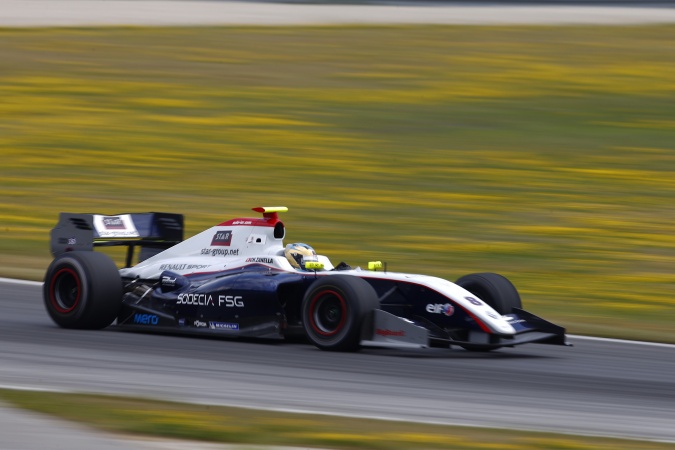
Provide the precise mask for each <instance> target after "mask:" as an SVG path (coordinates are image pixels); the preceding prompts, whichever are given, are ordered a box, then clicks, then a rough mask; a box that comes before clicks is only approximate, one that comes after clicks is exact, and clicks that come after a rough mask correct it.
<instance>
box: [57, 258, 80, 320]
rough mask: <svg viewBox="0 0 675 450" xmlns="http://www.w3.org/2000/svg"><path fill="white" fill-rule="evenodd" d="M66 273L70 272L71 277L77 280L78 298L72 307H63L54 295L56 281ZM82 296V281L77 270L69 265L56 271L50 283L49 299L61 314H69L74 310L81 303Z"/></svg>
mask: <svg viewBox="0 0 675 450" xmlns="http://www.w3.org/2000/svg"><path fill="white" fill-rule="evenodd" d="M64 273H66V274H69V275H70V276H71V277H73V278H74V279H75V282H77V298H76V299H75V302H74V303H73V306H71V307H70V308H62V307H61V305H59V302H58V301H57V300H56V296H55V295H54V285H55V284H56V281H57V280H58V279H59V278H60V277H61V276H62V274H64ZM81 296H82V283H80V277H79V276H78V275H77V272H75V271H74V270H73V269H71V268H69V267H64V268H63V269H59V271H58V272H56V274H55V275H54V276H53V277H52V282H51V284H50V285H49V301H50V302H51V304H52V306H53V307H54V309H55V310H56V311H57V312H58V313H60V314H68V313H70V312H72V311H73V310H74V309H75V308H77V305H78V304H79V303H80V298H81Z"/></svg>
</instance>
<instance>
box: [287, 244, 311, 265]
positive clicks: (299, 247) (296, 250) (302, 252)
mask: <svg viewBox="0 0 675 450" xmlns="http://www.w3.org/2000/svg"><path fill="white" fill-rule="evenodd" d="M284 255H286V259H288V262H289V263H291V266H293V267H295V268H296V269H302V270H304V269H305V263H306V262H308V261H318V260H319V258H318V257H317V256H316V252H315V251H314V249H313V248H312V247H310V246H309V245H307V244H303V243H300V242H296V243H295V244H288V245H287V246H286V250H284Z"/></svg>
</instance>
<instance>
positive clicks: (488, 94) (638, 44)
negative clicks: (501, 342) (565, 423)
mask: <svg viewBox="0 0 675 450" xmlns="http://www.w3.org/2000/svg"><path fill="white" fill-rule="evenodd" d="M674 40H675V27H673V26H650V27H640V26H634V27H462V26H433V27H430V26H419V27H418V26H391V27H365V26H364V27H361V26H357V27H297V28H284V27H280V28H274V27H246V28H237V27H232V28H209V27H205V28H133V27H132V28H99V29H86V28H78V29H67V28H59V29H0V151H1V154H2V165H1V166H0V189H1V191H2V193H3V194H2V198H1V199H0V275H2V276H11V277H21V278H30V279H41V278H42V276H43V273H44V269H45V268H46V266H47V265H48V263H49V261H50V255H49V250H48V236H49V230H50V229H51V228H52V227H53V225H54V224H55V222H56V219H57V215H58V213H59V212H60V211H72V212H99V213H109V214H112V213H119V212H127V211H151V210H154V211H169V212H180V213H184V214H185V215H186V221H187V230H186V231H187V235H191V234H194V233H197V232H198V231H201V230H202V229H204V228H206V227H208V226H211V225H213V224H215V223H218V222H220V221H222V220H223V219H228V218H232V217H240V216H249V213H250V214H251V215H255V213H252V212H250V208H251V207H253V206H259V205H277V204H279V205H285V206H288V207H289V208H290V211H289V212H288V213H286V214H285V215H284V217H283V218H284V221H285V223H286V225H287V236H288V241H304V242H307V243H310V244H312V245H313V246H314V247H315V248H316V249H317V250H318V251H319V252H320V253H323V254H327V255H329V256H331V258H332V259H333V260H334V261H340V260H344V261H347V262H349V263H350V264H352V265H363V264H365V263H366V262H367V261H368V260H372V259H380V260H383V261H386V262H387V263H388V267H389V269H390V270H396V271H405V272H417V273H427V274H432V275H437V276H441V277H444V278H448V279H451V280H452V279H456V278H458V277H459V276H461V275H463V274H466V273H469V272H475V271H493V272H499V273H502V274H504V275H506V276H507V277H509V278H510V279H512V281H513V282H514V283H515V284H516V286H517V287H518V288H519V290H520V291H521V295H522V297H523V300H524V305H525V307H526V308H527V309H529V310H531V311H532V312H535V313H537V314H540V315H542V316H543V317H546V318H547V319H550V320H552V321H554V322H557V323H560V324H561V325H564V326H566V327H567V328H568V329H569V331H570V332H573V333H585V334H592V335H600V336H611V337H622V338H629V339H646V340H658V341H667V342H675V327H674V326H673V319H674V318H675V309H674V306H673V300H672V296H673V290H674V289H673V287H674V282H675V274H674V273H673V268H674V267H675V236H673V232H672V228H673V227H672V223H673V219H674V218H675V209H674V208H673V203H672V199H673V194H674V193H675V176H674V169H675V143H674V142H675V139H674V138H675V114H674V113H675V95H674V94H675V46H673V45H671V44H672V42H673V41H674Z"/></svg>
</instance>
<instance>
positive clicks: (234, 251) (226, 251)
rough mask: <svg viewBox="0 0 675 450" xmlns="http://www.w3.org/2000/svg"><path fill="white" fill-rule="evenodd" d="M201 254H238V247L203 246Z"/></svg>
mask: <svg viewBox="0 0 675 450" xmlns="http://www.w3.org/2000/svg"><path fill="white" fill-rule="evenodd" d="M202 255H211V256H238V255H239V249H238V248H203V249H202Z"/></svg>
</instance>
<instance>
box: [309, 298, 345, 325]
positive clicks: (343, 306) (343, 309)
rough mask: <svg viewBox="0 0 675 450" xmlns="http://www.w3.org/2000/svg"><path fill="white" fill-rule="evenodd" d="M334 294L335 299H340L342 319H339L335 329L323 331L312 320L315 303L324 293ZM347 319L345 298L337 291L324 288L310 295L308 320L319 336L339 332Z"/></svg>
mask: <svg viewBox="0 0 675 450" xmlns="http://www.w3.org/2000/svg"><path fill="white" fill-rule="evenodd" d="M331 294H332V295H334V296H335V297H337V299H338V300H339V301H340V307H341V308H342V312H343V314H342V319H341V320H340V323H339V324H338V326H337V327H336V328H335V330H333V331H330V332H325V331H323V330H322V329H320V328H319V327H318V326H317V325H316V322H315V321H314V311H315V310H316V306H317V303H318V301H319V299H321V298H322V297H324V296H325V295H331ZM346 321H347V303H346V302H345V299H344V298H343V297H342V295H340V293H339V292H336V291H333V290H324V291H319V292H318V293H316V294H315V295H314V297H312V301H311V303H310V305H309V322H310V324H311V325H312V328H313V329H314V331H315V332H317V333H318V334H320V335H321V336H326V337H329V336H333V335H335V334H337V333H338V332H340V330H342V328H343V327H344V326H345V322H346Z"/></svg>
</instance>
